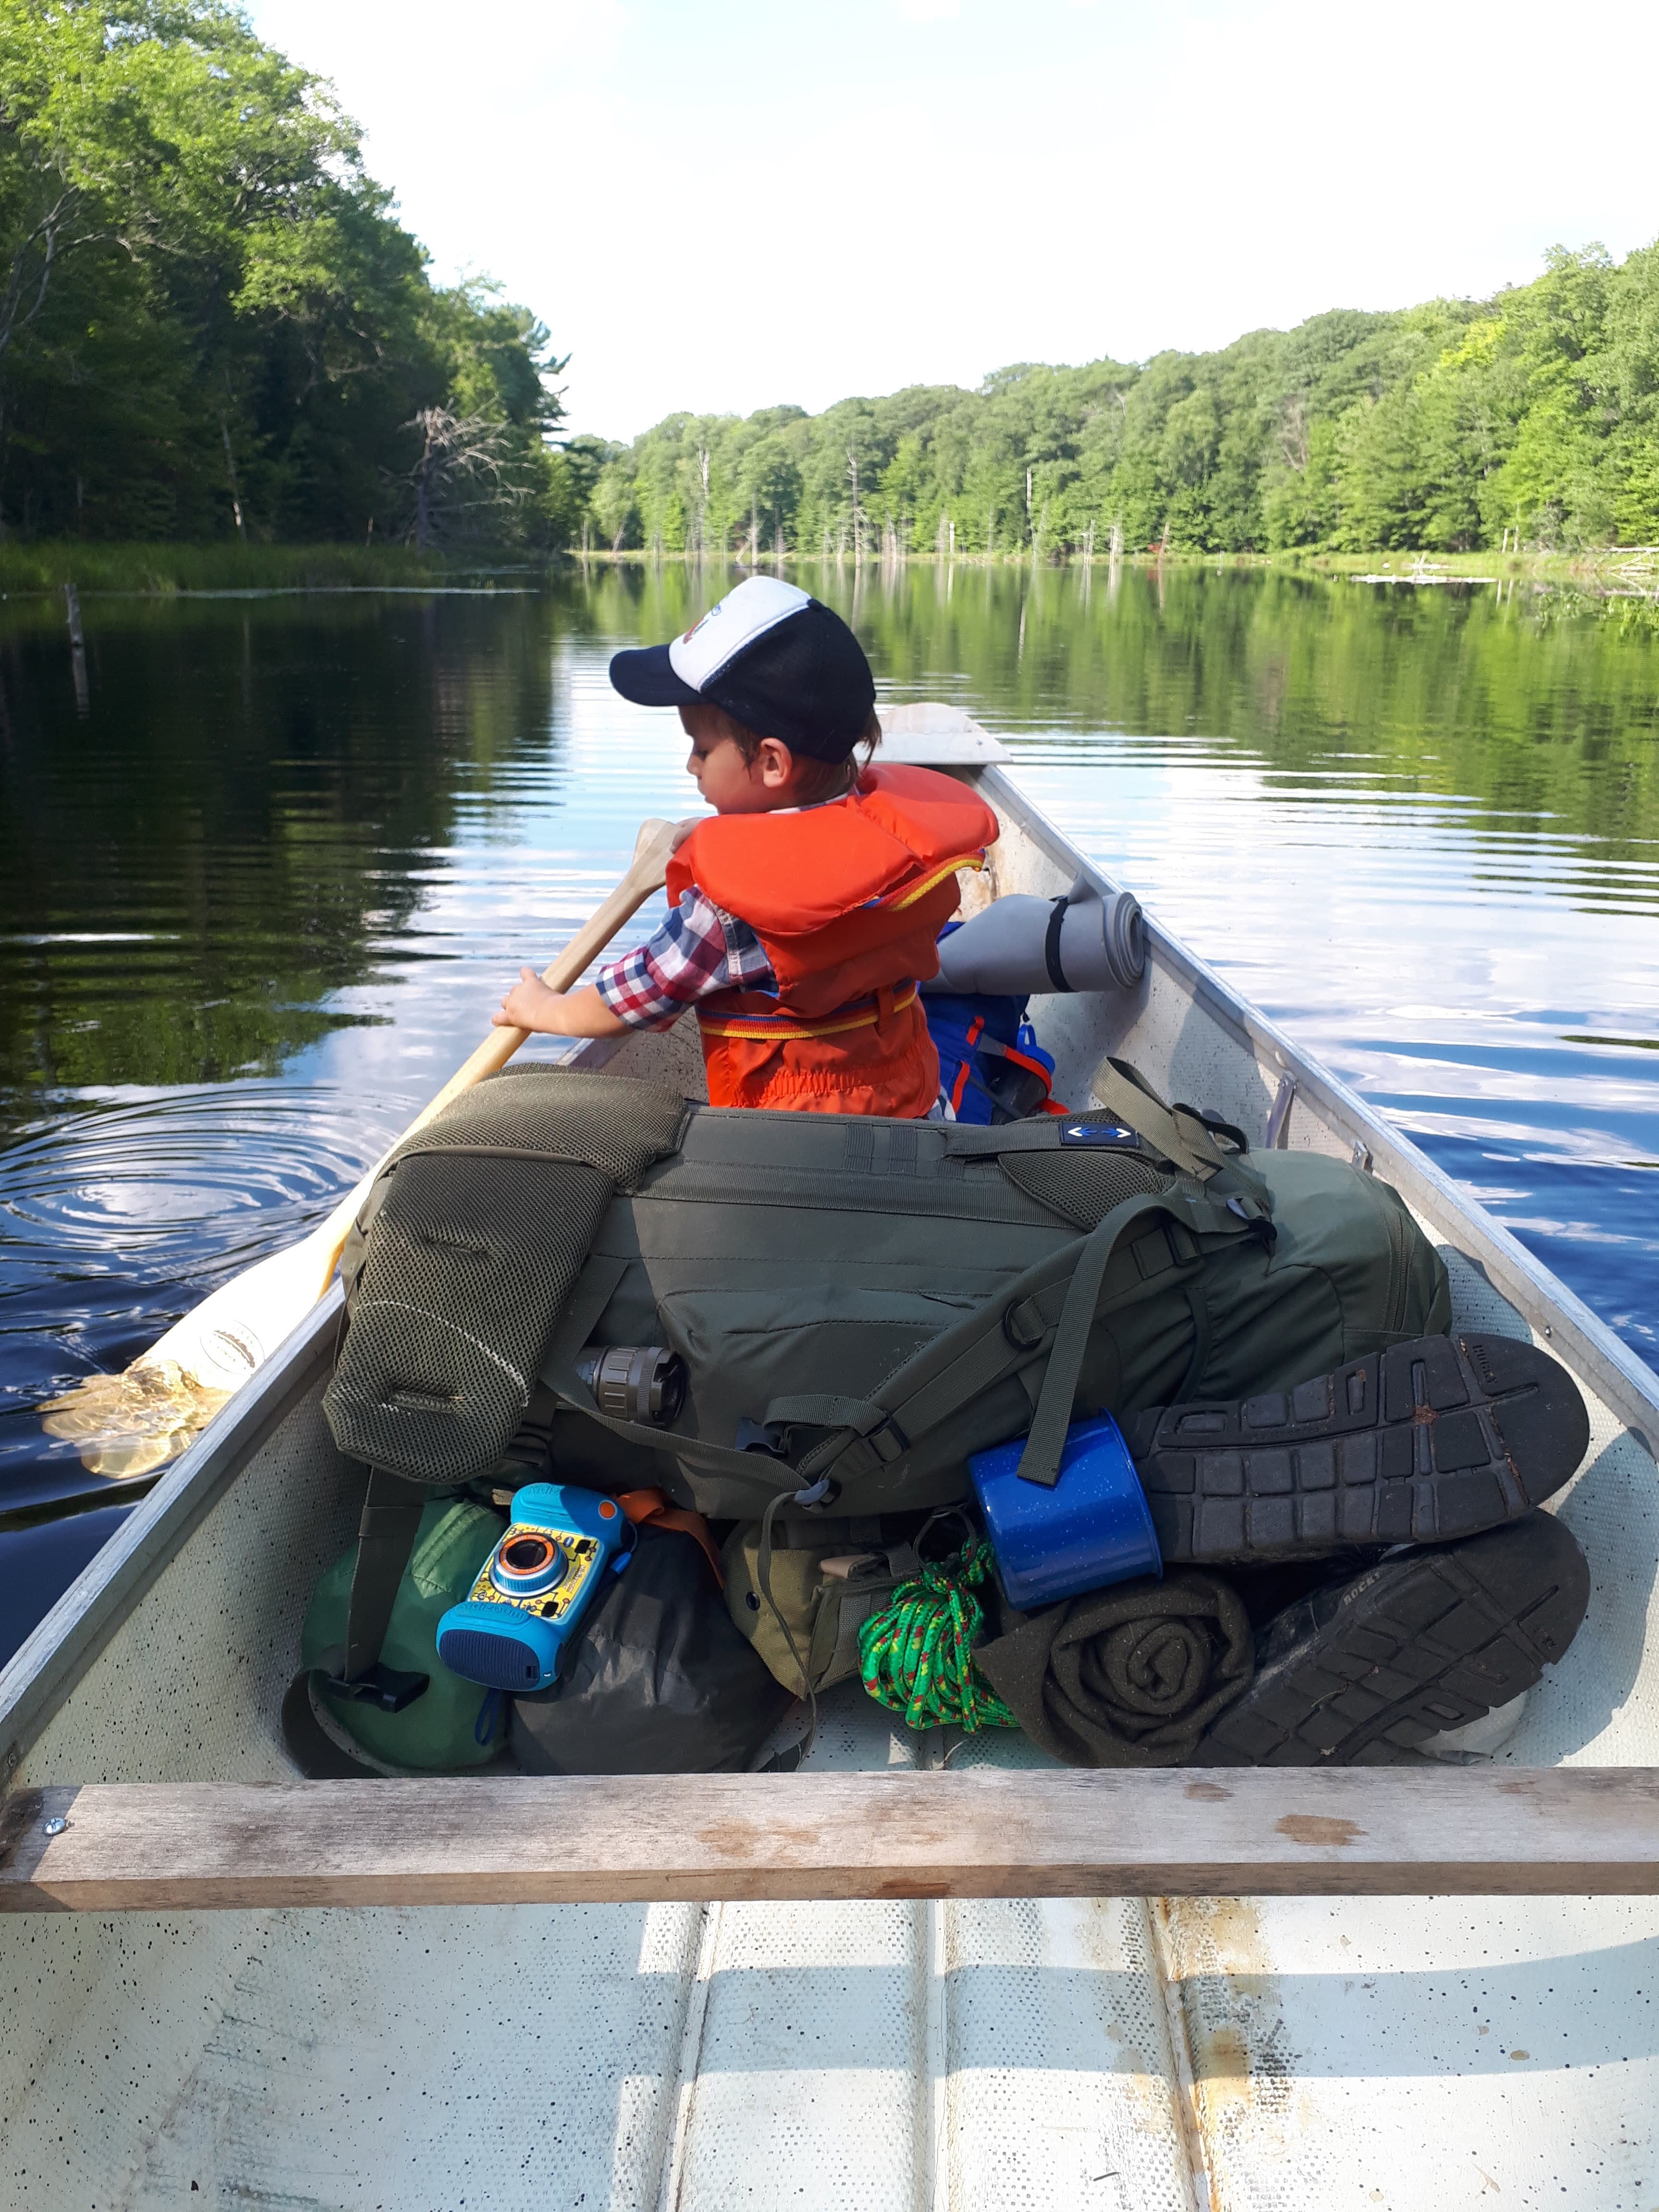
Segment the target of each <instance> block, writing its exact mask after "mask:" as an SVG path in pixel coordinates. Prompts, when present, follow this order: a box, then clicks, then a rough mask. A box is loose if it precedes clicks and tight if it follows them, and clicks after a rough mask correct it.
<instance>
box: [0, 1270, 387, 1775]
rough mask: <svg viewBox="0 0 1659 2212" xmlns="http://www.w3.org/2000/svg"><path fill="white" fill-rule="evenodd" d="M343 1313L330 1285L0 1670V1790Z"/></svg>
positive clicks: (312, 1369) (321, 1353)
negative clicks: (296, 1326) (291, 1332)
mask: <svg viewBox="0 0 1659 2212" xmlns="http://www.w3.org/2000/svg"><path fill="white" fill-rule="evenodd" d="M344 1307H345V1293H344V1291H343V1288H342V1286H341V1285H340V1284H339V1283H338V1282H337V1281H336V1282H334V1283H331V1285H329V1288H328V1290H327V1291H326V1292H325V1294H324V1296H323V1297H321V1298H319V1301H318V1302H317V1304H316V1305H315V1306H313V1309H312V1310H311V1311H310V1312H309V1313H308V1314H307V1316H306V1317H305V1319H304V1321H303V1322H301V1324H300V1326H299V1328H296V1329H295V1331H294V1332H293V1334H291V1335H290V1336H289V1337H287V1338H285V1339H284V1340H283V1343H281V1344H280V1345H279V1346H277V1347H276V1351H275V1352H273V1353H272V1354H271V1356H270V1358H269V1359H268V1360H266V1361H265V1363H264V1365H263V1366H262V1367H261V1368H259V1369H258V1371H257V1372H256V1373H255V1374H252V1375H251V1376H249V1377H248V1379H247V1381H246V1383H244V1384H243V1385H242V1387H241V1389H240V1390H238V1391H237V1392H236V1394H235V1395H234V1397H233V1398H232V1399H231V1400H230V1401H229V1402H228V1404H227V1405H226V1406H224V1407H222V1409H221V1410H220V1412H219V1413H217V1414H216V1416H215V1418H214V1419H213V1420H212V1422H211V1423H210V1425H209V1426H208V1427H207V1428H206V1429H204V1431H203V1432H202V1434H201V1435H200V1436H199V1437H197V1440H196V1442H195V1443H193V1444H191V1446H190V1448H189V1449H188V1450H186V1451H185V1452H184V1453H182V1454H181V1455H179V1458H178V1459H177V1460H175V1461H174V1462H173V1465H172V1466H171V1467H170V1468H168V1469H167V1472H166V1474H163V1475H162V1476H161V1480H159V1481H158V1482H157V1483H156V1485H155V1488H154V1489H153V1490H152V1491H151V1492H149V1495H148V1496H147V1497H145V1498H143V1499H141V1500H140V1502H139V1503H138V1504H137V1505H135V1506H134V1507H133V1509H132V1511H131V1513H130V1514H129V1515H128V1516H127V1518H126V1519H125V1521H124V1522H122V1524H121V1526H120V1528H118V1530H117V1531H116V1533H115V1534H114V1535H113V1536H112V1537H111V1539H110V1541H108V1543H107V1544H106V1545H105V1546H104V1547H103V1548H102V1550H101V1551H100V1552H98V1553H96V1554H95V1555H94V1557H93V1558H92V1559H90V1560H89V1561H88V1564H87V1565H86V1566H85V1567H84V1568H83V1569H82V1571H81V1573H80V1574H79V1575H77V1576H76V1578H75V1580H74V1581H73V1582H72V1583H70V1586H69V1588H68V1589H66V1590H65V1591H64V1594H63V1595H62V1596H61V1597H60V1598H59V1599H58V1602H57V1604H56V1605H54V1606H53V1607H52V1610H51V1612H50V1613H47V1614H46V1617H45V1618H44V1620H41V1621H40V1624H39V1626H37V1627H36V1628H35V1629H34V1630H33V1632H32V1633H31V1634H30V1635H29V1636H28V1637H27V1638H26V1639H25V1641H24V1642H23V1643H22V1644H20V1645H19V1646H18V1648H17V1650H16V1651H15V1652H14V1653H13V1655H12V1656H11V1658H10V1660H9V1662H7V1664H6V1666H5V1667H4V1668H3V1669H0V1747H3V1749H0V1790H3V1789H5V1788H6V1787H7V1786H8V1785H9V1784H10V1781H11V1778H12V1776H13V1775H14V1774H15V1772H16V1771H17V1768H18V1766H19V1765H21V1762H22V1760H23V1759H24V1757H25V1756H26V1755H27V1752H28V1749H29V1747H30V1745H31V1744H32V1743H33V1741H34V1739H35V1738H36V1737H37V1736H38V1735H40V1731H41V1730H42V1729H44V1728H45V1727H46V1723H48V1722H49V1721H50V1720H51V1719H52V1716H53V1714H54V1713H55V1712H56V1711H58V1707H59V1706H60V1705H62V1704H63V1703H64V1700H65V1699H66V1698H68V1697H69V1696H70V1693H71V1692H72V1691H73V1690H74V1688H75V1686H76V1683H77V1682H78V1681H79V1680H80V1679H81V1677H82V1674H85V1673H86V1671H87V1669H88V1668H89V1667H90V1666H91V1665H92V1663H93V1662H94V1660H95V1659H96V1658H97V1656H98V1655H99V1653H100V1651H101V1650H103V1648H104V1646H105V1644H106V1643H107V1642H108V1641H109V1639H110V1638H111V1637H112V1635H113V1634H114V1633H115V1632H116V1630H117V1629H118V1627H119V1626H121V1624H122V1622H123V1621H124V1620H126V1618H127V1616H128V1615H129V1614H130V1613H131V1612H132V1611H133V1609H134V1608H135V1607H137V1605H138V1603H139V1602H140V1601H141V1600H142V1599H143V1595H144V1593H145V1591H146V1590H147V1589H149V1586H150V1584H151V1583H152V1582H153V1581H154V1580H155V1577H157V1575H159V1574H160V1573H161V1571H162V1569H163V1568H164V1567H165V1566H166V1565H167V1562H168V1561H169V1560H170V1559H172V1558H173V1554H174V1553H175V1552H177V1550H178V1549H179V1546H180V1545H181V1544H182V1543H183V1542H184V1541H185V1539H186V1537H188V1536H189V1534H190V1533H191V1530H192V1529H193V1528H195V1527H196V1526H197V1522H199V1521H200V1520H201V1519H202V1518H203V1516H204V1515H205V1514H206V1513H208V1512H209V1511H210V1510H211V1509H212V1507H213V1506H214V1505H215V1504H216V1503H217V1502H218V1500H219V1498H221V1497H222V1495H223V1493H224V1492H225V1491H227V1490H228V1488H229V1487H230V1486H231V1484H232V1483H233V1482H234V1480H235V1479H236V1476H237V1474H238V1473H239V1472H240V1469H241V1467H242V1465H243V1463H244V1462H246V1460H247V1459H248V1458H249V1457H250V1456H251V1455H252V1454H253V1453H254V1452H256V1451H257V1450H258V1448H259V1446H260V1445H261V1444H262V1443H264V1441H265V1439H266V1437H269V1436H270V1434H271V1433H272V1431H274V1430H275V1429H276V1428H277V1427H278V1426H279V1425H281V1423H282V1422H283V1420H284V1419H286V1418H287V1416H288V1414H289V1413H290V1412H291V1411H292V1410H293V1408H294V1407H295V1406H296V1405H297V1404H298V1403H299V1401H300V1400H301V1399H302V1398H303V1397H304V1396H305V1395H306V1394H307V1391H308V1390H310V1389H313V1387H314V1386H315V1384H316V1383H317V1382H318V1380H319V1377H320V1376H321V1375H322V1374H323V1373H324V1371H325V1370H326V1368H327V1365H328V1362H329V1359H330V1357H331V1354H332V1352H333V1349H334V1345H335V1341H336V1339H337V1334H338V1327H339V1321H340V1316H341V1315H342V1313H343V1310H344Z"/></svg>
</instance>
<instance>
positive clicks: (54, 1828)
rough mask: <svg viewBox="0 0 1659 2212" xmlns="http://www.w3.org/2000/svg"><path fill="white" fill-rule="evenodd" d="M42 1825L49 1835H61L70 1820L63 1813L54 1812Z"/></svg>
mask: <svg viewBox="0 0 1659 2212" xmlns="http://www.w3.org/2000/svg"><path fill="white" fill-rule="evenodd" d="M40 1825H41V1826H42V1827H43V1828H44V1829H45V1830H46V1833H47V1834H48V1835H49V1836H61V1835H62V1834H63V1832H64V1829H65V1828H67V1827H68V1826H69V1822H68V1821H67V1820H65V1819H64V1816H63V1814H61V1813H54V1814H52V1818H51V1820H43V1821H42V1822H41V1824H40Z"/></svg>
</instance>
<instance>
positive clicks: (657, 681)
mask: <svg viewBox="0 0 1659 2212" xmlns="http://www.w3.org/2000/svg"><path fill="white" fill-rule="evenodd" d="M611 684H612V685H613V687H614V688H615V689H616V690H618V691H620V692H621V693H622V695H623V698H624V699H631V700H632V701H633V702H634V704H635V706H636V707H690V706H692V705H694V704H695V703H696V701H697V700H699V699H700V698H701V697H702V693H701V692H700V691H696V690H693V689H692V687H691V686H690V684H687V683H686V682H685V681H684V679H683V678H680V677H678V676H676V675H675V673H674V667H673V663H672V662H671V660H670V659H669V658H668V647H666V646H665V645H646V646H638V647H635V648H634V649H633V650H632V651H631V652H628V653H612V655H611Z"/></svg>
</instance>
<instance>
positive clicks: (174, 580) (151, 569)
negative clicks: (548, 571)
mask: <svg viewBox="0 0 1659 2212" xmlns="http://www.w3.org/2000/svg"><path fill="white" fill-rule="evenodd" d="M545 566H546V564H545V562H542V561H530V560H527V559H526V557H525V556H524V555H523V554H512V553H498V554H494V555H492V554H489V553H474V554H472V555H471V556H469V557H468V558H467V559H465V560H461V559H459V558H458V557H454V556H446V555H443V554H436V553H425V554H420V553H416V552H413V551H411V550H410V549H409V548H408V547H406V546H402V545H386V546H375V547H373V548H370V547H368V546H362V545H240V544H206V545H166V544H161V545H100V544H91V545H88V544H76V543H73V542H70V543H64V542H58V543H54V544H37V545H17V544H4V545H0V594H3V595H4V596H5V597H7V598H20V597H22V596H24V595H26V594H27V593H29V592H60V591H62V589H63V588H64V585H65V584H73V585H74V586H75V588H76V591H77V592H82V593H93V592H143V593H146V594H159V595H165V594H168V593H173V592H235V591H339V590H342V589H351V588H356V589H359V590H369V591H372V590H374V589H375V588H376V587H377V586H378V587H380V588H382V589H385V588H386V587H388V586H392V587H396V586H404V587H405V588H407V587H410V586H413V587H416V588H418V587H419V586H422V585H428V584H429V585H439V586H441V585H444V584H456V583H460V582H464V581H466V580H471V579H474V578H476V579H478V580H483V579H484V578H486V577H488V576H492V575H493V576H509V575H510V576H515V577H529V578H534V577H539V576H540V575H541V574H542V573H543V571H544V568H545Z"/></svg>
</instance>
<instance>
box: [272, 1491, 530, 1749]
mask: <svg viewBox="0 0 1659 2212" xmlns="http://www.w3.org/2000/svg"><path fill="white" fill-rule="evenodd" d="M506 1526H507V1522H506V1520H505V1518H504V1516H502V1515H501V1514H499V1513H492V1512H491V1511H490V1510H489V1507H488V1506H486V1505H477V1504H472V1503H471V1502H470V1501H469V1500H466V1499H461V1500H453V1499H447V1498H435V1499H434V1500H433V1501H432V1503H431V1504H428V1506H427V1507H426V1508H425V1509H424V1510H423V1511H422V1515H421V1524H420V1528H419V1531H418V1533H417V1534H416V1539H415V1548H414V1550H413V1552H412V1553H410V1560H409V1565H407V1566H406V1567H405V1568H404V1573H403V1579H402V1581H401V1582H400V1583H398V1595H397V1597H396V1598H395V1599H394V1601H393V1602H392V1618H391V1620H390V1622H389V1623H388V1625H387V1627H386V1639H385V1641H384V1643H383V1644H381V1647H380V1657H381V1662H382V1663H383V1664H384V1665H385V1666H386V1667H387V1668H394V1669H396V1670H397V1671H398V1673H400V1674H424V1675H425V1676H426V1677H427V1686H426V1688H425V1689H424V1690H423V1691H422V1693H421V1694H420V1696H419V1697H417V1698H416V1699H415V1700H414V1702H413V1703H412V1704H410V1705H405V1706H404V1709H403V1711H401V1712H387V1711H385V1709H384V1708H383V1707H382V1706H380V1705H376V1704H374V1703H373V1702H371V1701H369V1700H368V1699H352V1698H343V1697H340V1696H338V1695H337V1694H334V1693H332V1692H330V1691H328V1690H326V1689H325V1688H324V1687H323V1686H322V1679H323V1678H322V1674H321V1672H320V1669H321V1668H324V1667H325V1666H326V1665H327V1664H328V1663H329V1659H328V1655H329V1654H331V1653H337V1652H338V1651H339V1650H340V1648H341V1646H342V1644H343V1642H344V1639H345V1632H346V1608H347V1605H348V1603H349V1599H350V1595H351V1578H352V1574H353V1571H354V1570H355V1568H356V1564H357V1547H356V1544H353V1546H352V1547H351V1549H350V1550H349V1552H347V1553H345V1554H344V1555H343V1557H342V1558H341V1559H337V1561H336V1562H335V1564H334V1565H332V1566H331V1568H330V1569H329V1571H328V1572H327V1573H326V1574H325V1576H324V1577H323V1578H322V1580H321V1581H320V1582H319V1583H318V1585H317V1587H316V1589H315V1590H314V1591H313V1594H312V1600H311V1605H310V1607H309V1609H308V1611H307V1613H306V1625H305V1629H304V1632H303V1634H302V1635H301V1642H300V1656H301V1663H302V1664H303V1666H304V1667H305V1668H307V1671H308V1673H310V1693H311V1695H312V1696H313V1698H314V1699H315V1701H316V1702H317V1703H318V1704H319V1705H321V1706H322V1707H323V1708H324V1709H325V1711H327V1713H328V1714H329V1716H330V1717H331V1719H332V1720H333V1721H334V1722H335V1723H337V1725H338V1726H339V1727H340V1728H342V1729H344V1730H345V1732H346V1734H347V1735H349V1736H350V1737H352V1739H353V1740H354V1741H356V1742H357V1743H360V1744H361V1745H362V1747H363V1749H364V1750H365V1751H366V1752H368V1753H369V1755H370V1756H371V1757H372V1758H374V1759H380V1760H382V1761H384V1762H385V1764H386V1765H388V1766H397V1767H407V1768H409V1769H410V1770H412V1771H415V1772H417V1773H424V1774H442V1773H450V1772H453V1771H456V1770H457V1769H459V1768H462V1767H468V1766H482V1765H484V1764H485V1763H486V1762H487V1761H488V1760H489V1759H494V1758H495V1754H496V1753H497V1752H498V1751H499V1750H500V1748H501V1745H502V1743H503V1742H504V1741H505V1740H506V1736H507V1699H505V1698H504V1697H503V1696H502V1695H501V1692H500V1691H499V1690H486V1689H483V1688H481V1687H480V1686H479V1685H478V1684H477V1682H465V1681H463V1680H462V1679H461V1677H460V1676H459V1674H451V1673H450V1671H449V1669H448V1668H447V1667H446V1666H445V1665H444V1663H443V1662H442V1660H441V1659H440V1658H439V1656H438V1652H437V1632H438V1621H439V1618H440V1616H441V1614H442V1613H445V1612H447V1609H448V1608H449V1607H451V1606H452V1605H457V1604H459V1602H460V1601H461V1600H462V1599H463V1598H464V1597H465V1595H466V1594H467V1592H468V1591H469V1590H470V1589H471V1587H472V1585H473V1583H474V1582H475V1581H476V1580H477V1575H478V1570H479V1569H480V1568H481V1567H482V1566H483V1563H484V1561H485V1560H486V1559H488V1558H489V1554H490V1553H491V1551H492V1550H493V1549H494V1547H495V1542H496V1540H497V1538H498V1537H499V1536H500V1535H501V1531H502V1529H503V1528H505V1527H506ZM313 1669H315V1670H319V1671H317V1672H311V1671H310V1670H313ZM302 1689H303V1684H302V1683H301V1684H296V1685H295V1691H296V1692H299V1691H301V1690H302ZM290 1694H291V1695H292V1694H293V1693H290Z"/></svg>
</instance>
